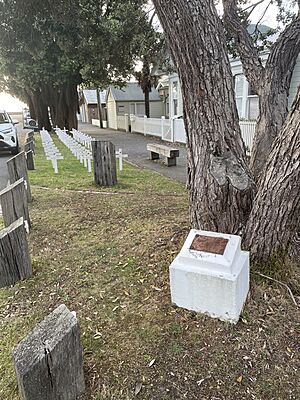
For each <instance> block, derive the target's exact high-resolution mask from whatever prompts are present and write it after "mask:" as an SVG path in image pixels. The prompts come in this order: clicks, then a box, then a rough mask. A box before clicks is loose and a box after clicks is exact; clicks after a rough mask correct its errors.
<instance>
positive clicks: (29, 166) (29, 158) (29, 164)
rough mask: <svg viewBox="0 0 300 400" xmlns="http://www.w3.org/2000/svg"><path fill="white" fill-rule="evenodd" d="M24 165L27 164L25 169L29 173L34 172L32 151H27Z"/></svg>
mask: <svg viewBox="0 0 300 400" xmlns="http://www.w3.org/2000/svg"><path fill="white" fill-rule="evenodd" d="M26 164H27V169H28V170H29V171H33V170H34V159H33V151H32V150H29V151H27V152H26Z"/></svg>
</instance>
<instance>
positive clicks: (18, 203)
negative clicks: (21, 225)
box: [0, 178, 30, 227]
mask: <svg viewBox="0 0 300 400" xmlns="http://www.w3.org/2000/svg"><path fill="white" fill-rule="evenodd" d="M0 203H1V208H2V215H3V221H4V225H5V226H6V227H8V226H9V225H11V224H12V223H13V222H15V221H16V220H17V219H19V218H21V217H23V218H24V221H27V223H28V227H30V220H29V210H28V203H27V196H26V189H25V184H24V178H21V179H19V180H18V181H16V182H15V183H13V184H12V185H9V186H7V187H6V188H5V189H3V190H2V191H1V192H0Z"/></svg>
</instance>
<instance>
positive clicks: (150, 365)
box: [149, 358, 156, 367]
mask: <svg viewBox="0 0 300 400" xmlns="http://www.w3.org/2000/svg"><path fill="white" fill-rule="evenodd" d="M155 361H156V360H155V358H153V360H151V361H150V362H149V367H152V365H153V364H154V363H155Z"/></svg>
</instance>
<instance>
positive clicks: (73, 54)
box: [0, 0, 147, 128]
mask: <svg viewBox="0 0 300 400" xmlns="http://www.w3.org/2000/svg"><path fill="white" fill-rule="evenodd" d="M144 3H145V1H143V0H123V1H115V0H103V1H102V0H75V1H71V0H63V1H61V0H52V1H42V0H34V1H33V0H26V1H24V0H3V1H1V2H0V88H1V89H2V90H5V91H9V92H10V93H12V94H13V95H14V96H17V97H19V98H21V99H22V100H24V101H25V102H27V103H28V104H29V105H31V108H32V112H33V113H34V114H35V115H36V116H37V118H38V120H39V123H40V126H41V125H45V126H46V127H47V128H50V124H49V121H48V107H50V110H51V117H52V120H53V123H54V124H58V125H60V126H66V127H70V128H71V127H72V126H76V112H77V111H78V99H77V85H79V84H81V83H84V84H88V85H91V84H92V85H97V86H107V85H108V84H110V83H113V82H117V83H119V82H122V80H123V79H126V78H127V77H128V76H129V75H130V74H131V73H132V71H133V65H134V59H135V57H136V54H137V53H138V51H139V48H138V44H137V43H135V42H134V39H135V37H136V35H137V34H139V33H140V32H141V31H142V29H143V27H144V25H145V23H146V21H147V15H146V11H145V9H144V7H143V6H144Z"/></svg>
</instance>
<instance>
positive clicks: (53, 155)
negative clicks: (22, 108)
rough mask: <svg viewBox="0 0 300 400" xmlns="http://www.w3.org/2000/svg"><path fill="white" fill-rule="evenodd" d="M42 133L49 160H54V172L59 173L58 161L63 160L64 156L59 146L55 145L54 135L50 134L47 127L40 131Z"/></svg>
mask: <svg viewBox="0 0 300 400" xmlns="http://www.w3.org/2000/svg"><path fill="white" fill-rule="evenodd" d="M40 134H41V140H42V144H43V148H44V152H45V155H46V158H47V160H50V161H51V162H52V166H53V169H54V172H55V174H58V165H57V161H58V160H63V158H64V157H63V155H62V154H61V152H60V151H59V150H58V148H57V147H56V146H55V144H54V142H53V139H52V137H51V136H50V134H49V132H48V131H46V129H45V128H43V129H42V130H41V131H40Z"/></svg>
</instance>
